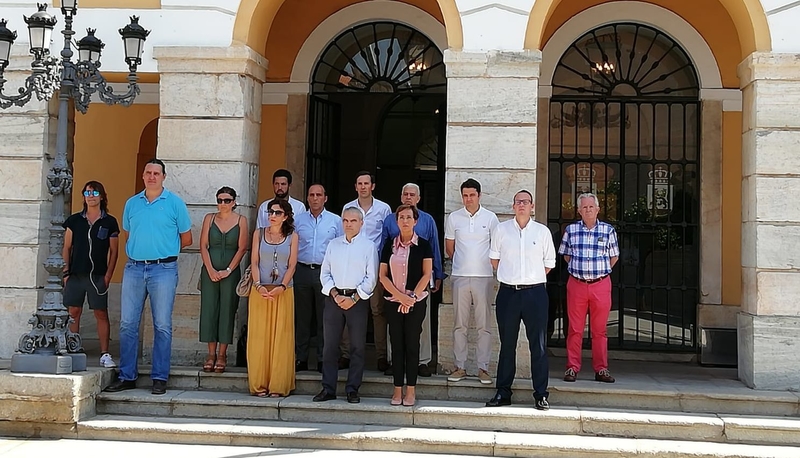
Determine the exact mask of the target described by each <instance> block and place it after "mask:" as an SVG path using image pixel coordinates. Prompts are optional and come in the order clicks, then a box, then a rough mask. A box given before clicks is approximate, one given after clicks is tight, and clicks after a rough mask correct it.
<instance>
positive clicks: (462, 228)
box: [444, 178, 499, 385]
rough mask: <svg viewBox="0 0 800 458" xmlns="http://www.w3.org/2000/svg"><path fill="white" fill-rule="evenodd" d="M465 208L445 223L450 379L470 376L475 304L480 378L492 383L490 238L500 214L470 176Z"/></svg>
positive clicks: (463, 189)
mask: <svg viewBox="0 0 800 458" xmlns="http://www.w3.org/2000/svg"><path fill="white" fill-rule="evenodd" d="M461 200H462V202H464V208H461V209H460V210H456V211H454V212H453V213H451V214H449V215H448V216H447V221H446V222H445V224H444V251H445V254H447V257H448V258H450V259H452V260H453V276H452V282H453V315H454V321H455V323H454V326H453V356H454V358H453V361H454V362H455V368H454V369H453V372H451V373H450V376H449V377H447V380H448V381H451V382H458V381H461V380H463V379H464V378H465V377H466V376H467V371H466V368H467V365H466V364H467V330H468V329H469V311H470V307H471V306H472V305H474V306H475V327H476V328H477V329H478V348H477V351H476V354H475V356H476V359H477V363H478V380H480V382H481V383H483V384H485V385H489V384H491V383H492V377H491V375H489V358H490V352H491V348H492V334H491V331H490V329H491V323H490V322H489V319H490V318H489V317H490V315H491V311H492V298H491V295H492V286H494V285H493V283H494V277H493V275H492V274H493V271H492V263H491V262H490V261H489V241H490V240H491V234H492V231H493V230H494V228H495V227H497V225H498V224H499V221H498V220H497V215H495V214H494V213H493V212H492V211H490V210H487V209H485V208H483V207H481V184H480V183H479V182H478V181H477V180H475V179H473V178H470V179H468V180H467V181H465V182H464V183H462V184H461Z"/></svg>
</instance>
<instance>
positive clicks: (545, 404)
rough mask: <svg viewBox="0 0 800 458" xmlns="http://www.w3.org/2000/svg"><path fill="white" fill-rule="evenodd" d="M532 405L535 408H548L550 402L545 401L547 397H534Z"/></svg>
mask: <svg viewBox="0 0 800 458" xmlns="http://www.w3.org/2000/svg"><path fill="white" fill-rule="evenodd" d="M534 407H536V410H550V403H549V402H547V398H542V399H536V403H535V404H534Z"/></svg>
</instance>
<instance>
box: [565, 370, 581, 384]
mask: <svg viewBox="0 0 800 458" xmlns="http://www.w3.org/2000/svg"><path fill="white" fill-rule="evenodd" d="M575 380H578V374H576V373H575V370H574V369H572V368H571V367H570V368H569V369H567V371H566V372H564V381H565V382H574V381H575Z"/></svg>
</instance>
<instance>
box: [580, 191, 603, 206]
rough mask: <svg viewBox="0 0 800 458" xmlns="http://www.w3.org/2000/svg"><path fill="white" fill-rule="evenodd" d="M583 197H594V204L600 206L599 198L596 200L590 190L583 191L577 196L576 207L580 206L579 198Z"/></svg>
mask: <svg viewBox="0 0 800 458" xmlns="http://www.w3.org/2000/svg"><path fill="white" fill-rule="evenodd" d="M583 199H594V204H595V206H597V207H598V208H600V200H598V199H597V196H596V195H594V194H592V193H591V192H585V193H583V194H581V195H579V196H578V200H576V201H575V202H576V203H577V204H578V208H581V200H583Z"/></svg>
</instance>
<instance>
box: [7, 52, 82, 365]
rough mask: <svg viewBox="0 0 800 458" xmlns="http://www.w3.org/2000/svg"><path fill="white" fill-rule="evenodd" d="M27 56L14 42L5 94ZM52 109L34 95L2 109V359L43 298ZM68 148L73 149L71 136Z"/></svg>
mask: <svg viewBox="0 0 800 458" xmlns="http://www.w3.org/2000/svg"><path fill="white" fill-rule="evenodd" d="M31 61H32V57H31V56H30V55H29V54H28V49H27V46H14V47H13V48H12V55H11V62H10V64H9V66H8V67H7V68H6V70H5V73H4V78H5V79H7V80H8V81H7V82H6V84H5V89H4V92H5V93H6V94H8V95H14V94H16V92H17V88H18V87H23V86H24V81H25V78H26V77H27V76H28V75H30V64H31ZM56 114H57V109H56V105H55V104H51V103H48V102H41V101H38V100H37V99H36V96H34V97H33V99H32V100H31V101H30V102H28V104H26V105H25V106H23V107H16V106H15V107H11V108H8V109H5V110H2V111H0V138H2V144H3V147H2V148H0V259H2V260H3V268H2V269H0V320H2V322H3V332H2V333H0V359H4V358H11V355H12V354H13V353H14V352H15V351H16V348H17V343H18V341H19V338H20V336H22V334H23V333H25V332H27V331H29V330H30V326H29V325H28V324H27V323H28V319H29V318H30V317H31V315H32V314H33V313H34V312H35V311H36V306H37V304H38V303H39V302H41V300H42V294H41V293H42V290H41V286H42V285H44V283H45V280H46V277H47V271H45V270H44V266H43V265H42V263H43V262H44V260H45V258H46V257H47V254H48V253H47V243H48V240H49V237H48V232H47V228H48V227H49V226H50V198H51V196H50V194H49V193H48V191H47V185H46V177H47V172H48V171H49V169H50V162H51V159H52V157H53V155H54V154H55V135H56ZM70 128H72V124H70ZM68 149H69V152H68V154H71V150H72V143H71V142H70V144H69V145H68Z"/></svg>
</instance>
